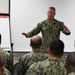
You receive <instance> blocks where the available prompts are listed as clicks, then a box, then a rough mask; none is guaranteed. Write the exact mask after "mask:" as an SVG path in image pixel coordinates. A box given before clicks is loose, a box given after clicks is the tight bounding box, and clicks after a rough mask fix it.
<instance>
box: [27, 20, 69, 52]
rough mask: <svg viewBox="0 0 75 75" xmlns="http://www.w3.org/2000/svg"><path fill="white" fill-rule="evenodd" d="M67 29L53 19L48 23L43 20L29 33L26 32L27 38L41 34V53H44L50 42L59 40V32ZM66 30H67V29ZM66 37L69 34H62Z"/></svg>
mask: <svg viewBox="0 0 75 75" xmlns="http://www.w3.org/2000/svg"><path fill="white" fill-rule="evenodd" d="M64 28H67V27H66V26H65V25H64V23H63V22H60V21H58V20H56V19H54V21H53V22H51V23H50V22H48V20H47V19H46V20H44V21H42V22H41V23H38V24H37V26H36V27H35V28H34V29H33V30H32V31H30V32H28V35H29V37H32V36H34V35H36V34H38V33H40V32H41V33H42V40H43V46H42V51H43V52H45V51H46V49H47V48H48V45H49V43H50V42H52V41H53V40H55V39H59V38H60V32H61V31H62V32H63V29H64ZM67 29H68V28H67ZM63 33H64V34H66V35H69V34H70V31H69V33H66V32H63Z"/></svg>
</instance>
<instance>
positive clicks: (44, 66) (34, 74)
mask: <svg viewBox="0 0 75 75" xmlns="http://www.w3.org/2000/svg"><path fill="white" fill-rule="evenodd" d="M26 75H66V70H65V67H64V61H63V60H57V59H53V60H50V59H47V60H46V61H42V62H37V63H34V64H32V65H31V66H30V68H29V69H28V70H27V73H26Z"/></svg>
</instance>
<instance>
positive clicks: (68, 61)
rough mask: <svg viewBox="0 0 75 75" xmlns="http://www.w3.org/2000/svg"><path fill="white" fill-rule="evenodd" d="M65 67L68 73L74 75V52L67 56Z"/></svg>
mask: <svg viewBox="0 0 75 75" xmlns="http://www.w3.org/2000/svg"><path fill="white" fill-rule="evenodd" d="M65 68H66V70H67V74H68V75H75V52H71V53H69V55H68V56H67V58H66V64H65Z"/></svg>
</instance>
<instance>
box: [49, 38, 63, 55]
mask: <svg viewBox="0 0 75 75" xmlns="http://www.w3.org/2000/svg"><path fill="white" fill-rule="evenodd" d="M49 49H50V52H51V53H52V54H54V55H57V56H60V55H62V54H63V52H64V43H63V41H61V40H59V39H57V40H54V41H52V42H51V43H50V45H49Z"/></svg>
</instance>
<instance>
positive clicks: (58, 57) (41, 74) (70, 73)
mask: <svg viewBox="0 0 75 75" xmlns="http://www.w3.org/2000/svg"><path fill="white" fill-rule="evenodd" d="M1 37H2V36H1V34H0V45H1ZM42 45H43V43H42V38H41V37H40V36H33V37H32V38H31V39H30V46H31V48H32V51H31V52H30V53H27V54H25V55H23V56H22V57H21V58H20V59H19V63H18V65H17V75H75V52H71V53H69V54H68V56H67V57H66V58H62V57H63V55H64V47H65V45H64V42H63V41H62V40H59V39H57V40H54V41H52V42H51V43H50V44H49V47H48V49H47V50H46V53H45V52H42V49H41V47H42ZM0 75H14V73H13V60H12V54H11V53H9V52H7V51H5V50H3V49H2V48H0Z"/></svg>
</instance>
